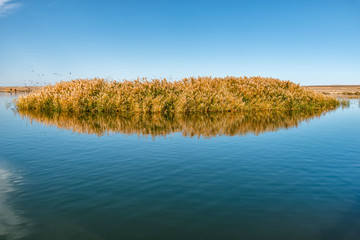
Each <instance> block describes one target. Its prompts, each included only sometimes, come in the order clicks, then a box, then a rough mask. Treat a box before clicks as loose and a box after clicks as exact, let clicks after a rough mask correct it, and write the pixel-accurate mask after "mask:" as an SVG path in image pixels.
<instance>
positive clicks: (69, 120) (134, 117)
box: [18, 110, 327, 137]
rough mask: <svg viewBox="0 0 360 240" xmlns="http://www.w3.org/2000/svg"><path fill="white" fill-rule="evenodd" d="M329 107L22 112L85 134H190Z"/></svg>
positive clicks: (295, 120) (289, 118)
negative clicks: (166, 112)
mask: <svg viewBox="0 0 360 240" xmlns="http://www.w3.org/2000/svg"><path fill="white" fill-rule="evenodd" d="M326 112H327V111H322V110H314V111H302V112H294V111H259V112H258V111H242V112H236V113H232V112H228V113H205V114H193V115H188V114H170V115H164V114H161V113H155V114H151V113H140V114H129V115H123V116H120V115H118V114H113V115H112V114H110V115H109V114H95V115H89V114H87V115H82V116H81V115H75V114H69V113H46V112H38V111H27V110H20V111H18V113H19V114H20V115H21V116H22V117H23V118H26V119H28V120H29V121H30V122H31V123H32V122H39V123H42V124H45V125H48V126H56V127H58V128H60V129H66V130H71V131H73V132H75V133H81V134H96V135H98V136H102V135H104V134H108V133H122V134H126V135H138V136H152V137H157V136H167V135H168V134H172V133H176V132H181V133H182V135H183V136H189V137H194V136H197V137H216V136H239V135H246V134H249V133H252V134H255V135H258V134H261V133H263V132H271V131H277V130H279V129H287V128H292V127H297V126H298V125H299V124H300V123H301V122H303V121H306V120H310V119H312V118H315V117H321V116H322V115H324V114H326Z"/></svg>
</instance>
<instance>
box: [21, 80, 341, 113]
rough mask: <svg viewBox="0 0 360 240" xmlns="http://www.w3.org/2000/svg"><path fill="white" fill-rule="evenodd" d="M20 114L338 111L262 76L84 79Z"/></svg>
mask: <svg viewBox="0 0 360 240" xmlns="http://www.w3.org/2000/svg"><path fill="white" fill-rule="evenodd" d="M16 104H17V108H18V109H19V110H35V111H47V112H58V113H59V112H66V113H76V114H84V113H91V114H94V113H139V112H152V113H198V112H202V113H204V112H229V111H231V112H237V111H241V110H265V109H266V110H270V109H271V110H300V111H303V110H309V109H333V108H335V107H336V106H338V105H339V104H340V102H339V101H338V100H336V99H335V98H333V97H330V96H325V95H323V94H320V93H315V92H313V91H311V90H307V89H305V88H302V87H300V86H299V85H298V84H295V83H292V82H290V81H281V80H278V79H273V78H262V77H250V78H248V77H240V78H238V77H225V78H212V77H198V78H185V79H183V80H180V81H174V82H170V81H167V80H166V79H161V80H158V79H155V80H150V81H148V80H146V79H142V80H140V79H138V80H135V81H122V82H115V81H106V80H104V79H97V78H95V79H91V80H88V79H79V80H73V81H69V82H60V83H57V84H55V85H53V86H52V85H49V86H45V87H43V88H41V89H39V90H36V91H34V92H32V93H30V94H28V95H26V96H22V97H20V98H19V99H18V100H17V103H16Z"/></svg>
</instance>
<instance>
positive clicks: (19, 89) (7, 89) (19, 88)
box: [0, 86, 42, 93]
mask: <svg viewBox="0 0 360 240" xmlns="http://www.w3.org/2000/svg"><path fill="white" fill-rule="evenodd" d="M40 88H42V86H29V87H28V86H11V87H2V86H0V92H10V93H15V92H32V91H34V90H37V89H40Z"/></svg>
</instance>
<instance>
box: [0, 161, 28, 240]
mask: <svg viewBox="0 0 360 240" xmlns="http://www.w3.org/2000/svg"><path fill="white" fill-rule="evenodd" d="M14 180H19V179H16V178H14V175H13V174H12V173H11V172H10V171H9V170H7V169H4V168H3V167H2V166H1V165H0V239H2V238H1V237H5V239H19V238H21V237H24V236H25V235H26V232H25V226H26V225H27V222H26V220H25V219H24V218H23V217H21V215H20V214H19V212H18V211H17V210H15V209H14V208H13V207H12V206H11V204H10V201H9V198H10V197H9V194H11V193H12V192H13V191H15V189H14V187H13V182H14Z"/></svg>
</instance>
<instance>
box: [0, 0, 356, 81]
mask: <svg viewBox="0 0 360 240" xmlns="http://www.w3.org/2000/svg"><path fill="white" fill-rule="evenodd" d="M70 73H71V74H70ZM227 75H232V76H265V77H274V78H279V79H283V80H291V81H294V82H296V83H301V84H302V85H309V84H360V0H341V1H340V0H337V1H331V0H326V1H321V0H311V1H308V0H302V1H291V0H287V1H271V0H263V1H261V0H248V1H241V0H238V1H226V0H223V1H211V0H207V1H195V0H192V1H188V0H182V1H150V0H148V1H136V0H131V1H130V0H129V1H121V0H119V1H92V0H86V1H81V0H72V1H67V0H62V1H51V0H50V1H45V0H27V1H25V0H0V85H5V86H6V85H7V86H10V85H24V84H27V85H31V84H34V83H37V84H46V83H54V82H57V81H61V80H69V79H75V78H91V77H103V78H107V79H112V80H121V79H124V78H126V79H134V78H137V77H148V78H155V77H157V78H159V77H166V78H171V79H174V80H177V79H180V78H183V77H188V76H220V77H222V76H227Z"/></svg>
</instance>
